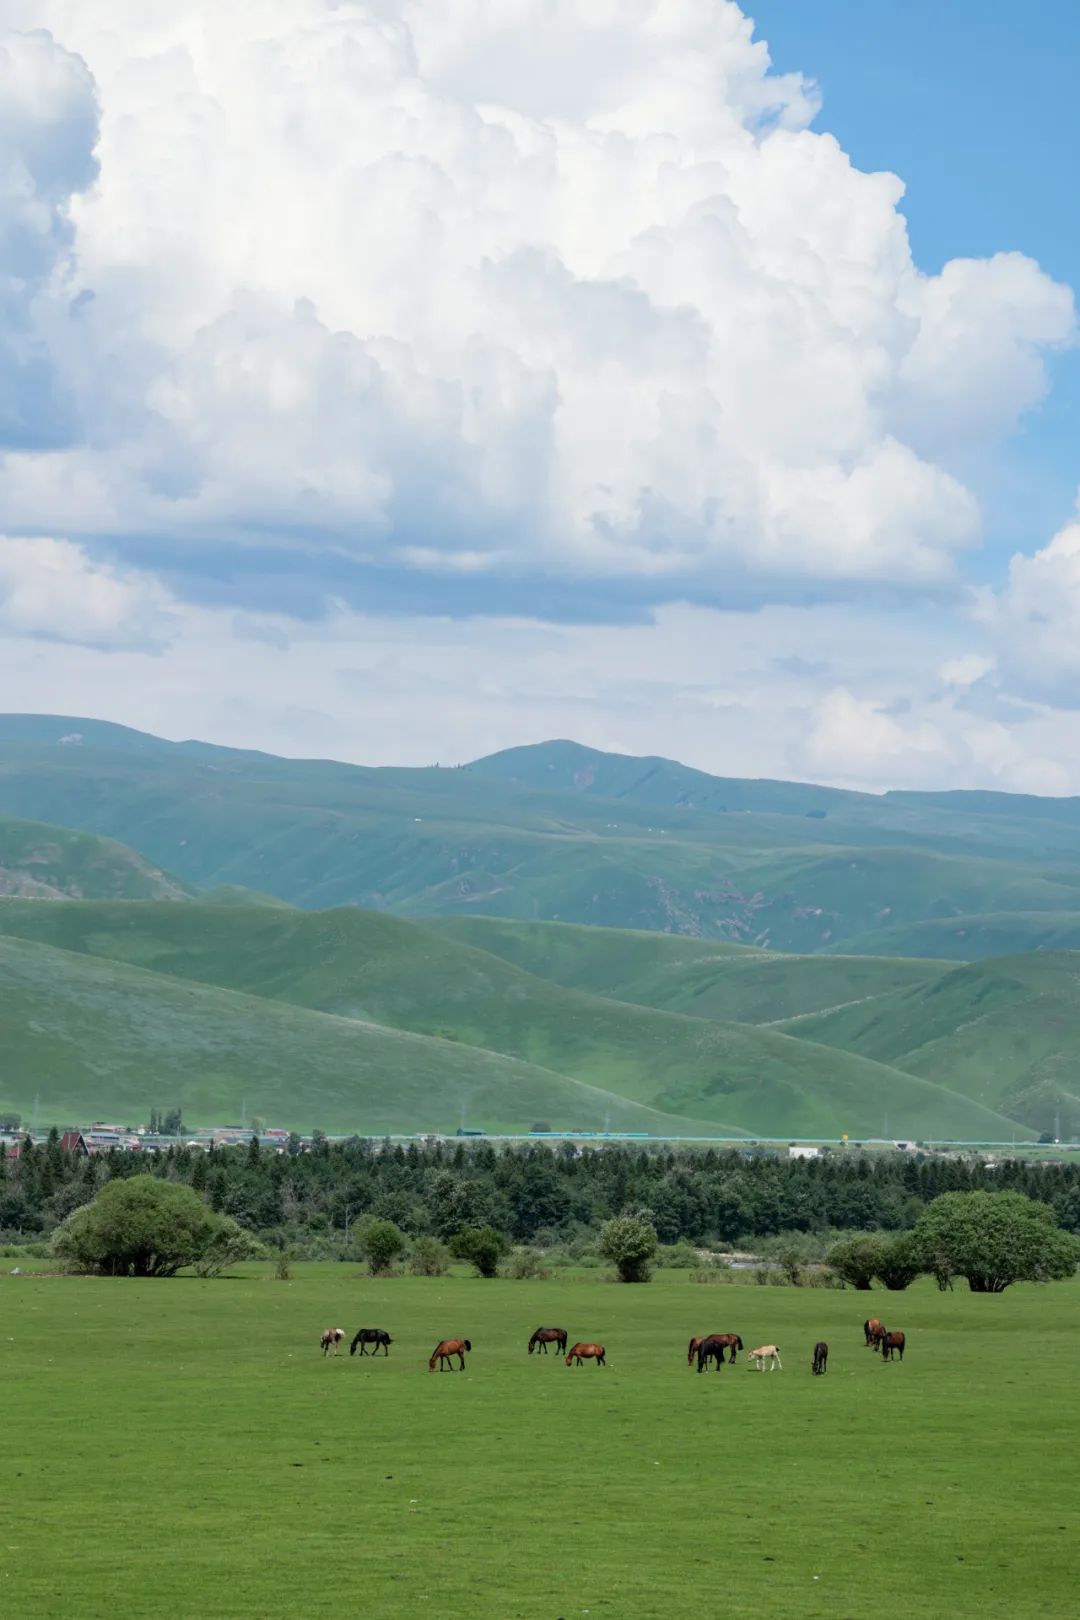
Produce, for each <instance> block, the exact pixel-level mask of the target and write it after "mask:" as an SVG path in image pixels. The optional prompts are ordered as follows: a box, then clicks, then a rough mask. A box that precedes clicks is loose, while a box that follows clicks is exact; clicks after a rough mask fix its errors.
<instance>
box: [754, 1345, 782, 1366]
mask: <svg viewBox="0 0 1080 1620" xmlns="http://www.w3.org/2000/svg"><path fill="white" fill-rule="evenodd" d="M754 1361H756V1362H757V1364H758V1369H759V1371H761V1372H764V1371H765V1363H766V1362H768V1363H769V1371H770V1372H772V1371H773V1369H774V1368H775V1367H779V1369H780V1371H781V1372H783V1370H784V1363H783V1362H782V1361H781V1360H780V1346H779V1345H778V1344H759V1345H758V1347H757V1349H756V1350H751V1351H750V1354H749V1356H748V1358H747V1362H746V1365H747V1366H748V1367H749V1366H750V1364H751V1362H754Z"/></svg>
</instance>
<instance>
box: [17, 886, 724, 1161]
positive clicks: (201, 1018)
mask: <svg viewBox="0 0 1080 1620" xmlns="http://www.w3.org/2000/svg"><path fill="white" fill-rule="evenodd" d="M54 909H55V908H54ZM178 909H179V908H178ZM0 1041H2V1043H3V1052H4V1063H3V1068H2V1070H0V1105H2V1106H3V1107H5V1108H14V1109H15V1110H16V1111H17V1112H20V1113H21V1114H22V1115H23V1116H24V1117H29V1115H30V1114H31V1112H32V1111H37V1109H38V1108H40V1115H41V1118H42V1120H43V1121H44V1122H50V1121H52V1122H56V1123H60V1124H63V1123H66V1122H78V1123H84V1122H85V1121H86V1120H87V1119H89V1118H115V1119H118V1120H119V1122H120V1123H122V1124H132V1125H135V1124H144V1123H145V1122H146V1119H147V1117H148V1115H149V1112H150V1109H151V1108H152V1107H162V1106H165V1107H172V1106H174V1105H176V1104H179V1105H180V1106H181V1107H182V1108H183V1111H184V1117H185V1119H186V1120H187V1121H188V1123H189V1124H228V1123H230V1122H231V1123H236V1122H238V1121H239V1120H240V1119H241V1117H242V1116H243V1115H244V1114H245V1113H246V1114H247V1115H248V1116H249V1117H250V1115H251V1114H253V1113H259V1114H263V1115H265V1116H266V1117H267V1118H268V1119H270V1120H272V1121H273V1122H274V1123H275V1124H280V1125H283V1126H288V1127H291V1128H296V1129H300V1130H310V1129H313V1128H316V1127H318V1128H319V1129H322V1130H326V1131H341V1132H348V1131H357V1132H360V1133H362V1134H371V1135H382V1134H384V1133H388V1132H396V1131H418V1130H443V1131H452V1130H454V1129H455V1128H456V1126H457V1125H458V1124H459V1123H460V1122H461V1119H462V1118H463V1117H464V1118H466V1119H481V1120H483V1121H484V1123H485V1125H486V1126H487V1127H488V1129H490V1130H499V1129H507V1130H518V1131H520V1130H527V1129H528V1128H529V1126H530V1125H531V1124H532V1123H533V1122H534V1121H535V1120H536V1119H543V1118H556V1119H559V1120H566V1121H573V1122H574V1124H575V1125H576V1126H579V1127H580V1128H581V1129H583V1130H602V1129H604V1128H605V1124H606V1122H609V1121H610V1127H611V1129H613V1130H629V1131H648V1132H651V1133H661V1134H663V1133H667V1134H671V1133H673V1132H674V1133H679V1132H683V1131H687V1132H690V1133H694V1132H695V1131H700V1130H703V1129H706V1128H707V1127H705V1126H704V1124H703V1123H702V1122H695V1121H693V1120H688V1119H683V1118H681V1117H680V1118H678V1119H675V1118H670V1117H668V1116H666V1115H664V1114H662V1113H658V1112H657V1111H655V1110H653V1109H650V1108H648V1107H644V1106H642V1105H640V1104H637V1103H634V1102H629V1101H627V1100H626V1099H625V1098H622V1097H616V1096H612V1095H610V1094H608V1093H605V1092H602V1091H598V1090H596V1089H595V1088H593V1087H590V1086H588V1085H583V1084H582V1083H581V1082H579V1081H576V1080H573V1079H571V1078H570V1077H568V1076H566V1075H560V1074H553V1073H550V1072H548V1071H545V1070H543V1069H540V1068H537V1067H535V1066H533V1065H531V1064H528V1063H521V1062H518V1061H517V1060H516V1059H514V1058H508V1057H504V1056H502V1055H501V1054H499V1053H493V1052H484V1051H480V1050H478V1049H476V1048H473V1047H465V1046H460V1045H457V1044H455V1043H454V1042H452V1041H440V1040H433V1039H430V1038H428V1037H425V1036H422V1035H413V1034H410V1033H408V1032H405V1031H401V1030H392V1029H384V1028H380V1027H378V1026H375V1025H370V1024H365V1023H362V1022H358V1021H355V1020H352V1019H347V1018H335V1017H332V1016H329V1015H327V1014H325V1013H315V1012H310V1011H308V1010H307V1009H306V1008H302V1007H295V1006H287V1005H285V1004H283V1003H279V1002H274V1001H267V1000H265V999H261V998H257V997H255V996H244V995H238V994H236V993H235V992H233V991H228V990H218V989H215V988H213V987H211V986H207V985H198V984H192V983H189V982H185V981H183V980H180V979H172V978H169V977H168V976H167V975H165V974H159V973H149V972H147V971H145V970H144V969H142V968H133V967H128V966H126V965H124V964H122V963H118V962H111V961H108V960H105V959H103V958H95V957H87V956H78V955H72V954H71V953H69V952H66V951H62V950H57V949H55V948H54V947H52V946H48V945H39V944H36V943H34V942H32V941H28V940H16V939H0ZM710 1128H711V1127H710ZM730 1134H732V1135H736V1134H738V1133H737V1131H736V1130H735V1129H732V1131H731V1132H730Z"/></svg>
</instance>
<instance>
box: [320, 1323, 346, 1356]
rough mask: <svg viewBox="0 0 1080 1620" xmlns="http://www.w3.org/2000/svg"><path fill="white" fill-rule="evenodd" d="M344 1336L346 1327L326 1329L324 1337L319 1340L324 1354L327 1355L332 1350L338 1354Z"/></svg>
mask: <svg viewBox="0 0 1080 1620" xmlns="http://www.w3.org/2000/svg"><path fill="white" fill-rule="evenodd" d="M344 1338H345V1329H344V1328H327V1329H326V1330H325V1331H324V1333H323V1335H322V1338H321V1339H320V1340H319V1345H320V1347H321V1349H322V1353H323V1355H324V1356H325V1355H327V1354H328V1353H329V1352H330V1351H331V1350H332V1351H333V1352H334V1355H335V1356H336V1355H337V1353H338V1347H339V1345H340V1344H341V1342H342V1340H343V1339H344Z"/></svg>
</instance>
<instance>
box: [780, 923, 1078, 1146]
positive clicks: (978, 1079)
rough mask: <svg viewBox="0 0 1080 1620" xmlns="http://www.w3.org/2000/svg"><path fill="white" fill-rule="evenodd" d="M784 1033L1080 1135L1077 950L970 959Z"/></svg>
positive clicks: (1039, 1125) (1040, 1125)
mask: <svg viewBox="0 0 1080 1620" xmlns="http://www.w3.org/2000/svg"><path fill="white" fill-rule="evenodd" d="M784 1028H785V1029H787V1030H788V1032H789V1033H791V1034H797V1035H798V1036H799V1037H801V1038H802V1039H807V1040H816V1041H823V1042H826V1043H828V1044H829V1045H831V1046H834V1047H836V1048H837V1049H839V1050H843V1051H846V1052H857V1053H860V1054H861V1055H862V1056H864V1057H870V1058H873V1059H874V1060H875V1061H877V1062H881V1063H890V1064H895V1065H896V1066H897V1067H898V1068H902V1069H904V1070H905V1072H907V1073H910V1074H922V1075H934V1076H935V1077H945V1076H947V1077H948V1082H949V1084H950V1085H951V1086H952V1087H954V1088H955V1089H956V1090H957V1091H962V1092H963V1093H964V1094H965V1096H969V1097H972V1098H974V1099H976V1100H977V1101H978V1102H980V1103H982V1104H983V1105H984V1106H985V1107H987V1108H993V1109H997V1110H999V1111H1001V1112H1003V1113H1006V1114H1007V1115H1008V1116H1009V1117H1010V1118H1012V1119H1016V1120H1019V1121H1021V1122H1022V1123H1024V1124H1025V1125H1029V1126H1030V1127H1032V1128H1033V1129H1035V1130H1038V1131H1045V1130H1053V1131H1055V1134H1056V1128H1057V1127H1058V1126H1060V1130H1061V1132H1062V1133H1063V1134H1064V1135H1065V1136H1066V1137H1073V1136H1075V1135H1076V1134H1078V1133H1080V1078H1078V1070H1077V1055H1078V1053H1080V952H1074V951H1058V952H1049V951H1048V952H1036V953H1033V954H1031V955H1027V956H1014V957H1003V958H997V959H994V960H991V961H984V962H974V963H971V964H969V965H967V966H964V967H957V968H953V969H951V970H950V971H948V972H946V973H944V974H943V975H941V976H940V977H939V978H937V979H936V980H935V981H933V982H931V983H928V984H925V985H914V986H911V987H909V988H907V989H903V990H896V991H893V992H892V993H891V994H889V995H886V996H881V997H878V998H877V999H876V1000H875V1001H873V1002H869V1003H867V1004H865V1005H864V1006H851V1007H843V1008H838V1009H836V1010H835V1011H831V1012H822V1013H819V1014H811V1015H809V1016H807V1017H804V1018H798V1019H795V1020H792V1021H790V1022H788V1023H786V1024H785V1025H784Z"/></svg>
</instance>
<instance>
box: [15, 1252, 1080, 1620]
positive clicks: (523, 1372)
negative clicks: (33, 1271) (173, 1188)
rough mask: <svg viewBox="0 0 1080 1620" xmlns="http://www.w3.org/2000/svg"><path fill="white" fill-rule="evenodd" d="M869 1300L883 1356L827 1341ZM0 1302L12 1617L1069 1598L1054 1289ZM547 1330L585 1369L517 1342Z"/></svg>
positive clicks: (593, 1280)
mask: <svg viewBox="0 0 1080 1620" xmlns="http://www.w3.org/2000/svg"><path fill="white" fill-rule="evenodd" d="M263 1271H264V1272H265V1268H263ZM880 1305H885V1306H886V1307H887V1311H888V1315H887V1320H888V1321H889V1322H890V1323H891V1324H893V1325H896V1326H901V1327H903V1329H904V1331H905V1332H906V1334H907V1336H908V1342H909V1347H910V1348H909V1351H908V1355H907V1358H906V1360H905V1362H904V1363H903V1365H900V1364H898V1363H896V1364H892V1365H885V1364H884V1363H883V1362H882V1361H881V1359H880V1358H879V1357H877V1356H873V1355H872V1354H871V1353H870V1352H869V1351H867V1350H866V1349H865V1348H864V1347H863V1344H862V1333H861V1328H860V1324H861V1321H862V1318H863V1316H864V1315H865V1314H866V1311H867V1308H868V1306H873V1307H878V1306H880ZM0 1317H2V1320H3V1324H4V1329H3V1333H2V1334H0V1380H2V1383H3V1388H4V1391H5V1417H4V1427H3V1444H2V1445H0V1503H2V1504H3V1506H2V1509H0V1514H2V1518H3V1528H4V1535H3V1537H2V1539H0V1591H2V1593H3V1607H4V1613H5V1614H8V1615H11V1616H12V1617H16V1616H17V1617H19V1620H175V1617H177V1616H188V1615H198V1616H200V1617H201V1620H293V1617H294V1616H296V1615H297V1614H303V1615H304V1616H306V1617H308V1620H336V1617H339V1616H341V1615H353V1614H363V1615H365V1616H369V1617H371V1620H399V1617H404V1616H408V1617H410V1620H411V1617H413V1616H417V1615H421V1616H422V1615H425V1614H431V1615H433V1616H435V1615H438V1616H441V1617H443V1620H467V1617H468V1620H558V1617H560V1616H561V1617H570V1616H574V1617H576V1616H579V1615H583V1614H588V1615H590V1616H593V1617H595V1616H597V1615H608V1616H611V1617H612V1620H691V1617H695V1620H696V1617H699V1616H703V1615H710V1616H711V1615H730V1616H732V1617H739V1620H758V1617H760V1616H762V1615H769V1616H772V1617H774V1620H835V1617H838V1616H857V1615H858V1616H861V1615H864V1614H868V1613H882V1612H885V1611H887V1612H888V1613H890V1614H894V1615H902V1616H904V1617H905V1620H942V1617H943V1616H946V1615H958V1614H979V1615H980V1616H984V1617H985V1620H1028V1617H1032V1620H1034V1617H1039V1616H1043V1617H1055V1620H1063V1617H1065V1616H1068V1615H1071V1614H1073V1613H1074V1612H1075V1548H1076V1545H1077V1538H1078V1534H1080V1474H1078V1472H1077V1469H1076V1466H1075V1457H1076V1452H1077V1446H1078V1444H1080V1403H1078V1402H1077V1401H1076V1400H1075V1398H1074V1374H1075V1355H1074V1346H1075V1342H1076V1338H1077V1333H1078V1330H1080V1287H1078V1286H1077V1285H1075V1284H1062V1285H1058V1286H1055V1287H1053V1288H1047V1289H1044V1290H1039V1289H1036V1288H1014V1289H1011V1290H1010V1291H1009V1292H1008V1293H1007V1294H1006V1295H1004V1296H1002V1297H1001V1298H994V1297H989V1296H986V1297H976V1296H971V1295H968V1294H967V1293H962V1292H959V1291H958V1292H956V1293H954V1294H939V1293H938V1292H937V1290H936V1289H934V1288H933V1287H932V1286H926V1285H918V1286H917V1287H915V1288H913V1289H912V1290H910V1291H909V1292H908V1293H906V1294H903V1295H885V1294H874V1295H869V1296H867V1295H862V1294H854V1293H850V1292H835V1293H834V1292H829V1291H822V1290H803V1289H779V1288H754V1287H715V1288H704V1287H696V1286H693V1285H691V1284H690V1283H689V1282H688V1280H687V1275H686V1274H685V1273H675V1274H662V1275H661V1276H660V1277H659V1278H658V1279H657V1280H656V1281H655V1282H654V1283H652V1284H651V1285H649V1286H648V1287H644V1288H626V1287H618V1286H613V1285H610V1284H607V1283H605V1282H602V1281H600V1280H598V1278H597V1274H596V1273H591V1274H588V1275H583V1274H561V1275H559V1276H558V1277H557V1278H556V1279H553V1280H551V1281H548V1282H538V1283H516V1282H481V1281H478V1280H472V1279H466V1278H463V1277H450V1278H446V1279H440V1280H413V1279H405V1278H400V1279H388V1280H379V1281H370V1280H368V1279H367V1278H366V1277H361V1276H357V1275H356V1274H354V1273H353V1272H352V1270H351V1268H348V1267H345V1266H336V1267H335V1266H310V1267H309V1266H299V1267H297V1268H296V1276H295V1280H294V1281H292V1282H288V1283H283V1282H278V1281H276V1280H274V1279H272V1278H270V1277H269V1276H267V1275H265V1274H262V1275H260V1274H259V1271H258V1270H257V1269H256V1268H252V1269H247V1270H246V1272H245V1274H244V1275H243V1276H237V1277H232V1278H224V1279H220V1280H217V1281H213V1282H200V1281H197V1280H195V1279H187V1278H179V1279H177V1280H176V1281H174V1282H147V1283H139V1282H129V1281H118V1280H101V1279H73V1278H49V1277H36V1276H25V1277H19V1278H14V1277H9V1276H6V1275H5V1276H0ZM552 1322H554V1323H558V1324H560V1325H563V1326H565V1327H566V1328H567V1329H568V1331H569V1332H570V1334H571V1336H572V1338H576V1337H578V1336H580V1337H582V1338H585V1339H598V1340H600V1341H601V1342H603V1343H604V1344H605V1345H606V1346H607V1349H608V1355H609V1362H610V1365H609V1366H608V1367H607V1368H604V1369H597V1368H595V1367H593V1366H585V1367H582V1368H580V1369H578V1368H574V1369H569V1370H568V1369H567V1368H566V1367H565V1366H564V1365H563V1363H562V1362H561V1361H560V1360H559V1359H557V1358H555V1357H552V1356H548V1357H547V1358H545V1357H542V1356H541V1357H536V1356H534V1357H529V1356H528V1355H527V1354H526V1352H525V1345H526V1341H527V1338H528V1335H529V1333H530V1332H531V1330H532V1329H533V1328H534V1327H536V1326H537V1325H538V1324H540V1323H552ZM339 1324H340V1325H341V1326H343V1327H344V1328H345V1329H346V1330H347V1331H348V1332H349V1333H350V1334H351V1333H352V1331H354V1330H355V1328H356V1327H358V1326H360V1325H362V1324H363V1325H379V1326H384V1327H386V1328H388V1329H389V1331H390V1332H391V1334H392V1335H393V1338H394V1344H393V1347H392V1349H391V1353H390V1357H389V1359H388V1360H385V1361H384V1360H382V1359H381V1358H380V1359H378V1360H371V1359H365V1360H363V1361H362V1360H360V1359H359V1358H356V1359H355V1360H350V1359H349V1358H348V1356H342V1357H339V1358H337V1359H333V1358H331V1359H329V1360H326V1361H324V1360H323V1358H322V1357H321V1355H320V1354H319V1351H318V1347H317V1340H318V1335H319V1332H320V1331H321V1329H322V1328H323V1327H325V1326H328V1325H339ZM710 1330H713V1331H716V1330H720V1331H723V1330H733V1331H737V1332H739V1333H741V1334H742V1336H743V1338H744V1341H745V1342H746V1343H747V1344H748V1345H750V1344H756V1343H761V1342H764V1341H769V1340H773V1341H775V1342H777V1343H779V1344H780V1346H781V1349H782V1353H783V1357H784V1371H783V1372H778V1373H771V1374H769V1373H766V1374H761V1373H758V1372H755V1371H749V1370H747V1368H746V1367H745V1365H742V1364H739V1365H736V1366H735V1367H734V1368H728V1367H725V1368H724V1369H723V1371H722V1372H720V1373H714V1372H709V1373H708V1374H705V1375H702V1376H700V1377H699V1376H698V1375H697V1373H696V1372H693V1371H690V1370H688V1368H687V1366H686V1355H685V1346H686V1341H687V1339H688V1338H689V1336H690V1334H691V1333H695V1332H697V1333H700V1332H702V1331H710ZM444 1335H455V1336H456V1335H462V1336H467V1337H469V1338H470V1339H471V1340H472V1342H473V1345H474V1351H473V1354H472V1356H471V1357H470V1358H469V1361H468V1366H467V1369H466V1372H465V1374H464V1375H461V1374H458V1373H453V1374H442V1375H438V1374H435V1375H433V1374H429V1372H428V1370H427V1357H428V1355H429V1354H430V1352H431V1350H432V1348H433V1346H434V1344H435V1342H436V1340H437V1339H439V1338H441V1337H443V1336H444ZM819 1337H824V1338H825V1339H826V1340H827V1341H828V1342H829V1345H830V1361H829V1371H828V1373H827V1375H826V1376H825V1377H824V1378H813V1377H811V1375H810V1371H809V1362H810V1353H811V1348H812V1346H813V1344H814V1341H815V1340H816V1339H818V1338H819Z"/></svg>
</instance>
